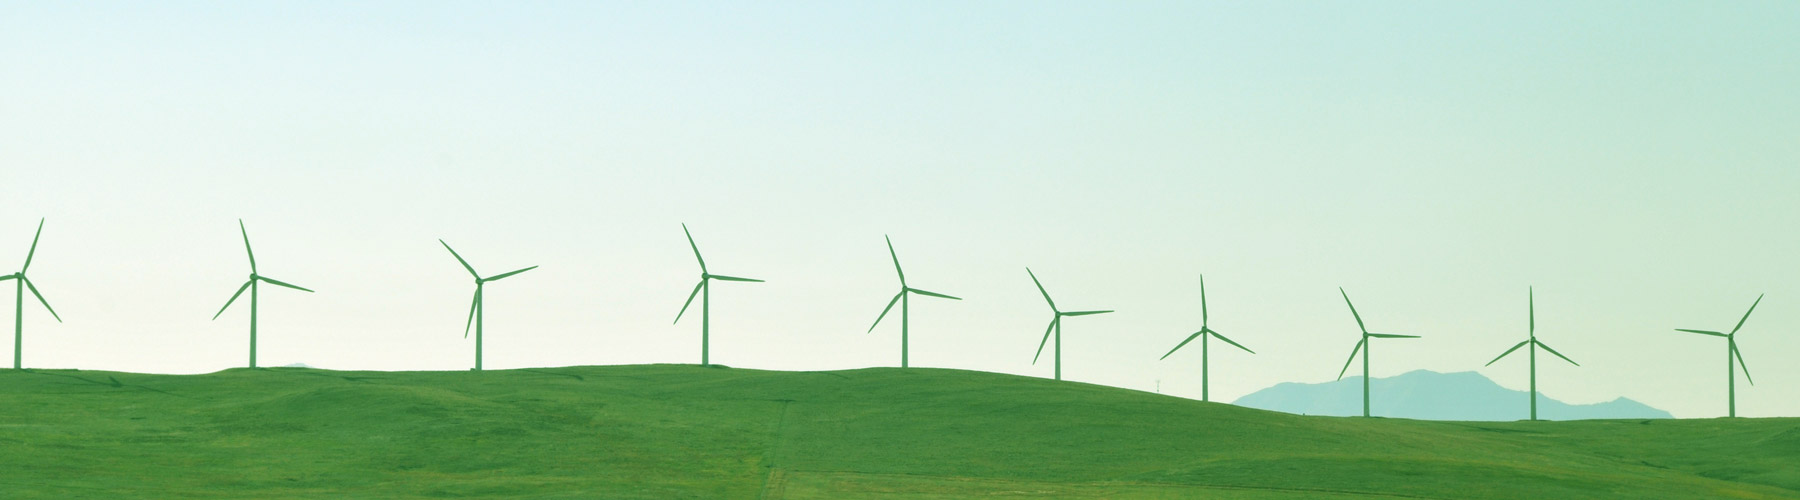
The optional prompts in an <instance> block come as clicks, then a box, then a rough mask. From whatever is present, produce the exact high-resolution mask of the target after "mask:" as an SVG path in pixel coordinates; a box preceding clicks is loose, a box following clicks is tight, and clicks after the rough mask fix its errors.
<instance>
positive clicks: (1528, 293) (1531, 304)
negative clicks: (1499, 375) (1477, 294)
mask: <svg viewBox="0 0 1800 500" xmlns="http://www.w3.org/2000/svg"><path fill="white" fill-rule="evenodd" d="M1525 299H1526V307H1527V308H1528V309H1527V311H1529V312H1530V314H1531V336H1530V337H1529V338H1526V339H1525V341H1524V342H1520V343H1519V345H1515V346H1512V349H1507V350H1506V352H1503V353H1500V355H1499V356H1497V357H1495V358H1494V361H1489V362H1488V363H1487V365H1486V366H1493V365H1494V362H1496V361H1500V358H1504V357H1506V355H1508V354H1512V353H1513V351H1517V350H1519V348H1520V347H1525V346H1528V345H1529V346H1531V350H1530V352H1531V419H1532V420H1537V419H1538V418H1537V399H1538V390H1537V349H1538V348H1539V347H1542V348H1544V350H1545V351H1549V352H1550V354H1555V355H1556V357H1559V358H1562V359H1563V361H1568V362H1569V364H1571V365H1575V366H1581V363H1576V362H1575V360H1573V359H1569V357H1568V356H1564V355H1562V353H1560V352H1556V349H1551V348H1550V346H1549V345H1546V344H1544V343H1543V342H1542V341H1539V340H1538V339H1537V298H1536V293H1535V292H1534V291H1533V290H1532V289H1531V288H1529V287H1527V288H1526V289H1525Z"/></svg>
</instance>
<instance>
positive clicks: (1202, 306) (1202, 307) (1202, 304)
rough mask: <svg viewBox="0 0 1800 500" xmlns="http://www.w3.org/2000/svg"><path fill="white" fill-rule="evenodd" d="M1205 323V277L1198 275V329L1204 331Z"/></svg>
mask: <svg viewBox="0 0 1800 500" xmlns="http://www.w3.org/2000/svg"><path fill="white" fill-rule="evenodd" d="M1206 323H1207V318H1206V275H1204V274H1202V275H1200V328H1202V329H1205V328H1206ZM1245 350H1248V349H1245Z"/></svg>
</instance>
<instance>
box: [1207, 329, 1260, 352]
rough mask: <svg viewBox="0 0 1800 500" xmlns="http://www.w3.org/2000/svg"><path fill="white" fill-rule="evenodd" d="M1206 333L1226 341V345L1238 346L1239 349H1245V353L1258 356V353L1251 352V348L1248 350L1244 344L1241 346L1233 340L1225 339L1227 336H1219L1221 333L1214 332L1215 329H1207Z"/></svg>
mask: <svg viewBox="0 0 1800 500" xmlns="http://www.w3.org/2000/svg"><path fill="white" fill-rule="evenodd" d="M1206 333H1210V334H1212V336H1214V337H1218V338H1219V340H1223V341H1225V343H1227V344H1231V345H1234V346H1237V348H1238V349H1243V350H1244V352H1247V353H1250V354H1256V351H1252V350H1250V348H1248V347H1244V344H1239V343H1237V342H1236V341H1233V340H1231V339H1228V338H1225V336H1224V335H1220V334H1219V332H1218V330H1214V329H1211V328H1207V329H1206Z"/></svg>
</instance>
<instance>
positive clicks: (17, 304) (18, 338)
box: [0, 218, 62, 370]
mask: <svg viewBox="0 0 1800 500" xmlns="http://www.w3.org/2000/svg"><path fill="white" fill-rule="evenodd" d="M43 235H44V219H41V218H40V219H38V228H37V235H35V236H32V237H31V251H29V252H26V253H25V265H24V266H20V267H19V272H16V273H13V274H8V275H6V276H0V281H6V280H18V282H17V283H14V284H13V290H14V291H15V292H17V295H16V296H14V297H13V369H14V370H19V369H22V368H24V367H23V366H22V363H21V361H22V360H23V359H24V356H23V353H24V349H25V289H27V288H30V289H31V294H32V295H36V296H37V299H38V303H40V304H43V305H44V310H46V311H50V316H51V317H54V318H56V322H57V323H61V322H62V316H57V315H56V310H55V309H51V308H50V301H48V300H44V294H41V293H38V289H37V285H33V284H31V278H27V277H25V270H26V269H31V257H32V256H34V255H37V244H38V237H41V236H43Z"/></svg>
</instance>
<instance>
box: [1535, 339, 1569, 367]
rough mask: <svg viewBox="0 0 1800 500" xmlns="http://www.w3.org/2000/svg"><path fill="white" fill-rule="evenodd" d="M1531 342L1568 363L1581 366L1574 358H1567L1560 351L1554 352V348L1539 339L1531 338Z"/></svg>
mask: <svg viewBox="0 0 1800 500" xmlns="http://www.w3.org/2000/svg"><path fill="white" fill-rule="evenodd" d="M1531 342H1537V345H1538V347H1542V348H1544V350H1546V351H1550V354H1555V355H1556V357H1559V358H1562V359H1563V361H1568V362H1569V364H1571V365H1575V366H1581V363H1576V362H1575V360H1573V359H1569V357H1568V356H1564V355H1563V354H1562V353H1560V352H1556V349H1551V348H1550V346H1549V345H1548V344H1545V343H1543V342H1541V341H1537V340H1532V341H1531Z"/></svg>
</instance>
